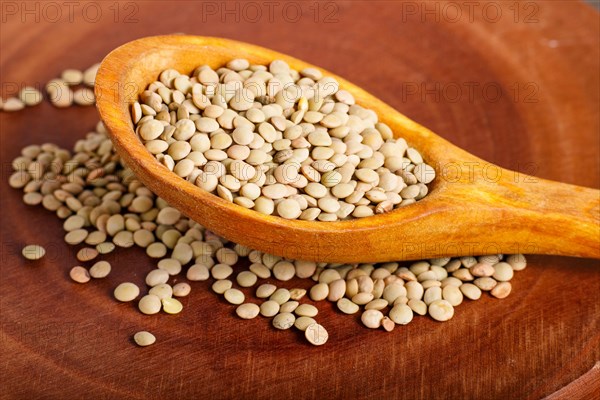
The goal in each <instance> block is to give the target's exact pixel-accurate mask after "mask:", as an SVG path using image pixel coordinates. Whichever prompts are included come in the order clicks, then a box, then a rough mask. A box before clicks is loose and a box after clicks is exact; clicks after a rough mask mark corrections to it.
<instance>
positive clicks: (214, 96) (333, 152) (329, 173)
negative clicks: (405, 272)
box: [131, 59, 435, 221]
mask: <svg viewBox="0 0 600 400" xmlns="http://www.w3.org/2000/svg"><path fill="white" fill-rule="evenodd" d="M131 115H132V119H133V122H134V123H135V126H136V132H137V134H138V136H139V137H140V139H141V141H142V142H143V143H144V145H145V146H146V149H148V151H149V152H150V153H152V154H153V155H155V157H156V159H157V160H158V161H159V162H160V163H162V165H164V166H165V167H166V168H168V169H169V170H171V171H173V172H174V173H175V174H176V175H178V176H179V177H181V178H183V179H186V180H188V181H189V182H192V183H194V184H196V185H197V186H199V187H200V188H202V189H204V190H206V191H208V192H211V193H214V194H216V195H218V196H219V197H221V198H223V199H225V200H228V201H231V202H233V203H235V204H238V205H240V206H242V207H246V208H249V209H253V210H256V211H258V212H261V213H263V214H272V215H276V216H279V217H282V218H286V219H301V220H309V221H310V220H319V221H337V220H345V219H350V218H360V217H368V216H371V215H374V214H381V213H385V212H388V211H391V210H393V209H394V208H395V207H402V206H406V205H409V204H412V203H414V202H416V201H418V200H420V199H422V198H423V197H425V196H426V195H427V193H428V187H427V184H428V183H430V182H431V181H432V180H433V179H434V178H435V171H434V169H433V168H432V167H431V166H430V165H428V164H426V163H424V162H423V157H422V156H421V154H419V152H418V151H417V150H416V149H414V148H412V147H409V145H408V144H407V142H406V140H404V139H402V138H394V135H393V133H392V130H391V129H390V127H389V126H387V125H386V124H384V123H382V122H379V120H378V116H377V114H376V113H375V112H374V111H372V110H369V109H367V108H364V107H361V106H360V105H358V104H356V103H355V99H354V97H353V96H352V94H351V93H349V92H348V91H346V90H340V88H339V84H338V82H337V81H336V80H335V79H333V78H331V77H324V76H323V75H322V73H321V72H320V71H319V70H317V69H314V68H307V69H303V70H301V71H296V70H294V69H291V68H290V67H289V65H288V64H287V63H286V62H284V61H281V60H275V61H273V62H271V63H270V64H269V65H268V66H265V65H250V63H249V62H248V61H247V60H245V59H235V60H231V61H230V62H228V63H227V64H226V66H225V67H222V68H219V69H217V70H216V71H215V70H213V69H212V68H210V67H209V66H206V65H204V66H200V67H198V68H196V69H195V70H194V71H193V72H192V74H191V76H188V75H185V74H180V73H179V72H178V71H176V70H174V69H168V70H165V71H163V72H162V73H161V74H160V76H159V80H158V81H155V82H153V83H151V84H150V85H149V86H148V87H147V90H145V91H144V92H143V93H142V94H141V95H140V100H139V102H135V103H134V104H133V105H132V108H131Z"/></svg>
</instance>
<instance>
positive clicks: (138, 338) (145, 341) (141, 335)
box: [133, 331, 156, 347]
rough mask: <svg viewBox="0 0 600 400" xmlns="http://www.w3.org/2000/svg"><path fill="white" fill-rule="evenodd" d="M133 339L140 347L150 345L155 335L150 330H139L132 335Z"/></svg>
mask: <svg viewBox="0 0 600 400" xmlns="http://www.w3.org/2000/svg"><path fill="white" fill-rule="evenodd" d="M133 340H134V341H135V343H136V344H137V345H138V346H140V347H146V346H150V345H151V344H154V343H155V342H156V337H155V336H154V335H153V334H151V333H150V332H146V331H140V332H137V333H136V334H135V335H133Z"/></svg>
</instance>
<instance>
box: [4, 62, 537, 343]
mask: <svg viewBox="0 0 600 400" xmlns="http://www.w3.org/2000/svg"><path fill="white" fill-rule="evenodd" d="M259 70H261V69H259ZM305 73H306V72H305ZM314 74H316V72H314V73H313V76H314V77H315V78H316V77H317V75H314ZM173 93H175V92H173ZM142 107H143V106H142ZM386 143H387V142H386ZM12 167H13V170H14V171H15V172H14V173H13V174H12V175H11V176H10V178H9V184H10V186H11V187H13V188H15V189H21V190H22V191H23V202H24V203H25V204H27V205H31V206H36V205H42V206H43V207H44V208H45V209H47V210H49V211H51V212H53V213H55V214H56V216H57V217H59V218H60V219H62V220H64V222H63V228H64V230H65V232H66V233H65V237H64V240H65V242H66V243H67V244H69V245H71V246H77V248H78V250H77V252H76V257H77V259H78V260H79V262H80V263H81V265H77V266H73V267H72V268H71V270H70V277H71V279H72V280H73V281H74V282H76V283H78V284H85V283H88V282H90V281H93V280H98V279H105V278H107V277H108V276H109V275H110V272H111V269H112V266H111V264H110V263H109V262H107V261H105V260H102V259H101V258H102V256H103V255H105V254H108V253H111V252H113V251H115V250H116V249H117V248H129V247H133V246H139V247H142V248H144V249H145V251H146V254H147V255H148V256H149V258H151V259H153V260H155V261H156V268H155V269H153V270H152V271H151V272H149V273H148V274H147V276H146V279H145V283H146V287H144V288H140V287H139V286H138V285H136V284H134V283H131V282H121V283H118V284H116V285H115V288H114V292H113V295H114V298H115V300H116V301H119V302H132V301H137V305H138V309H139V311H140V312H141V313H143V314H148V315H152V314H157V313H159V312H161V311H162V312H165V313H169V314H177V313H179V312H181V311H182V310H183V304H182V303H181V302H180V301H179V300H178V299H179V298H182V297H185V296H188V295H189V294H190V292H191V291H192V288H193V285H194V282H195V281H207V280H211V281H212V290H213V291H214V292H215V293H217V294H218V295H222V296H223V297H224V299H226V301H227V302H228V303H230V304H232V305H234V306H236V314H237V316H238V317H239V318H241V319H252V318H255V317H257V316H258V315H262V316H263V317H265V318H269V319H270V320H271V323H272V325H273V327H274V328H275V329H278V330H285V329H290V328H292V327H294V328H295V329H299V330H301V331H304V332H305V337H306V339H307V341H308V342H309V343H312V344H314V345H322V344H324V343H325V342H326V341H327V339H328V337H329V335H328V332H327V330H326V329H325V328H324V327H323V326H322V325H320V324H319V323H317V319H318V308H317V307H316V306H314V305H313V304H309V303H308V302H306V301H304V302H303V301H302V299H304V298H310V299H311V300H312V301H313V302H319V301H323V300H329V301H331V302H335V303H336V305H337V308H338V309H339V311H340V312H341V313H344V314H356V313H359V312H361V321H362V323H363V324H364V325H365V326H366V327H368V328H373V329H377V328H380V327H381V328H382V329H384V330H386V331H391V330H393V329H394V328H395V326H396V325H406V324H408V323H409V322H411V321H412V319H413V317H414V315H415V314H417V315H427V314H428V315H429V316H431V317H432V318H433V319H435V320H437V321H447V320H449V319H451V318H452V317H453V315H454V307H456V306H458V305H460V304H461V303H462V302H463V301H465V299H467V300H478V299H479V298H480V297H481V296H482V292H488V293H489V294H491V295H492V296H493V297H496V298H505V297H507V296H508V295H509V294H510V292H511V289H512V286H511V283H510V280H511V279H512V277H513V274H514V271H520V270H522V269H524V268H525V267H526V260H525V257H524V256H523V255H521V254H516V255H509V256H503V255H501V254H498V255H488V256H481V257H461V258H438V259H432V260H427V261H419V262H414V263H412V264H406V266H404V265H402V264H400V263H397V262H388V263H380V264H368V263H362V264H332V263H317V262H310V261H300V260H290V259H284V258H282V257H279V256H275V255H272V254H267V253H263V252H260V251H257V250H252V249H249V248H247V247H245V246H242V245H239V244H235V243H231V242H229V241H227V240H226V239H224V238H221V237H219V236H217V235H216V234H214V233H212V232H210V231H208V230H206V229H205V228H204V227H202V226H201V225H199V224H198V223H196V222H194V221H192V220H190V219H189V218H187V217H186V216H185V215H183V214H181V212H179V211H178V210H177V209H175V208H173V207H171V206H169V204H167V202H166V201H165V200H163V199H161V198H160V197H158V196H156V195H155V194H154V193H152V192H151V191H150V190H149V189H148V188H146V187H145V186H144V185H143V184H142V183H141V182H140V181H139V180H137V178H136V177H135V175H134V174H133V173H132V171H131V170H130V169H129V168H128V167H127V166H126V165H125V164H124V163H123V162H122V160H121V159H120V157H119V155H118V154H117V153H116V152H115V150H114V148H113V145H112V142H111V141H110V139H109V138H108V136H107V134H106V129H105V127H104V126H103V124H102V123H98V124H97V126H96V129H95V131H94V132H90V133H88V134H87V135H86V136H85V138H83V139H80V140H78V141H77V142H76V143H75V146H74V148H73V150H72V151H69V150H67V149H63V148H60V147H58V146H57V145H54V144H50V143H45V144H42V145H30V146H27V147H25V148H23V149H22V151H21V155H20V156H19V157H17V158H15V159H14V160H13V162H12ZM378 173H379V171H378ZM398 176H400V175H398ZM359 184H360V183H357V185H359ZM22 254H23V257H25V258H26V259H28V260H39V259H41V258H43V257H44V256H45V249H44V248H43V247H42V246H40V245H35V244H32V245H27V246H25V247H24V248H23V250H22ZM244 258H247V259H248V260H249V262H246V263H240V262H239V261H241V260H242V259H244ZM245 264H248V267H240V265H245ZM132 274H134V275H135V271H132ZM183 276H185V279H183ZM293 278H300V279H307V280H311V281H313V282H314V284H313V285H312V287H311V288H310V289H308V290H306V289H303V288H299V287H293V286H292V285H290V284H289V283H288V284H286V283H285V282H289V281H291V280H292V279H293ZM108 279H110V278H108ZM175 282H177V283H175ZM255 286H256V288H255V290H254V298H252V299H247V298H246V295H245V294H244V292H243V291H242V290H244V291H246V292H248V288H254V287H255ZM286 286H287V287H286ZM142 291H143V293H142ZM257 303H258V304H257ZM133 339H134V341H135V342H136V343H137V344H138V345H140V346H147V345H151V344H153V343H155V341H156V338H155V337H154V335H153V334H152V333H150V332H147V331H140V332H137V333H136V334H135V335H134V336H133Z"/></svg>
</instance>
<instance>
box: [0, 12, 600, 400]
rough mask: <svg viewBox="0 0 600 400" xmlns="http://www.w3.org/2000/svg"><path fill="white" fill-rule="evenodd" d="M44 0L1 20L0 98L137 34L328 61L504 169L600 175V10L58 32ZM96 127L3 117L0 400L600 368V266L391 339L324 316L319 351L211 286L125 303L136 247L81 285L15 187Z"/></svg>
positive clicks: (36, 112)
mask: <svg viewBox="0 0 600 400" xmlns="http://www.w3.org/2000/svg"><path fill="white" fill-rule="evenodd" d="M34 3H35V4H38V5H37V7H38V11H35V10H34V11H33V12H34V13H36V12H37V13H38V16H39V21H40V22H39V23H36V22H35V14H33V15H31V14H27V13H25V11H24V9H21V8H20V7H21V6H20V4H21V3H14V4H16V7H17V9H16V11H14V12H13V11H12V10H13V9H6V10H4V9H3V12H4V11H6V12H5V13H4V14H3V18H5V20H3V21H2V27H1V35H0V44H1V46H2V52H1V56H0V57H1V58H0V68H1V76H2V78H1V81H2V83H3V86H2V96H3V98H6V97H7V96H8V95H9V94H12V93H11V91H12V90H13V87H14V86H13V85H17V86H18V85H21V84H28V85H36V84H37V85H43V84H44V83H45V82H46V81H47V80H49V79H51V78H54V77H56V76H57V75H58V74H59V73H60V71H61V70H62V69H64V68H67V67H75V68H85V67H87V66H89V65H91V64H92V63H94V62H97V61H99V60H100V59H101V58H102V56H103V55H104V54H106V53H107V52H108V51H109V50H110V49H112V48H114V47H115V46H117V45H119V44H121V43H123V42H125V41H128V40H131V39H133V38H136V37H140V36H146V35H152V34H159V33H172V32H180V31H185V32H186V33H191V34H198V35H212V36H223V37H230V38H234V39H239V40H243V41H249V42H254V43H257V44H259V45H263V46H268V47H272V48H274V49H276V50H279V51H282V52H284V53H288V54H291V55H294V56H297V57H299V58H301V59H305V60H307V61H309V62H312V63H315V64H318V65H322V66H323V67H324V68H328V69H330V70H332V71H334V72H336V73H338V74H340V75H342V76H344V77H346V78H347V79H348V80H350V81H352V82H354V83H356V84H358V85H359V86H362V87H364V88H365V89H366V90H368V91H370V92H372V93H373V94H374V95H376V96H378V97H380V98H381V99H383V100H384V101H386V102H387V103H389V104H391V105H392V106H394V107H396V108H398V109H399V110H401V111H402V112H404V113H405V114H407V115H408V116H409V117H411V118H413V119H415V120H417V121H419V122H421V123H423V124H424V125H426V126H428V127H429V128H431V129H432V130H434V131H435V132H437V133H439V134H440V135H442V136H444V137H446V138H447V139H449V140H451V141H452V142H454V143H456V144H457V145H459V146H461V147H463V148H465V149H466V150H468V151H470V152H472V153H474V154H476V155H478V156H480V157H482V158H484V159H487V160H490V161H492V162H494V163H497V164H499V165H501V166H503V167H507V168H510V169H516V170H520V171H523V172H525V173H533V174H536V175H538V176H541V177H543V178H549V179H555V180H562V181H565V182H569V183H574V184H578V185H585V186H591V187H598V185H599V183H600V163H599V155H598V148H599V145H600V137H599V135H598V132H599V129H600V118H599V115H598V109H599V106H600V99H599V97H598V92H599V88H600V82H599V76H600V74H598V71H599V70H600V61H599V60H600V54H599V49H600V42H599V39H598V38H599V37H600V35H599V34H600V32H599V27H598V23H597V20H598V14H597V12H596V11H595V10H594V9H592V8H590V7H589V6H586V5H583V4H580V3H571V2H570V3H563V2H540V3H533V2H526V3H517V5H516V6H515V5H514V4H513V3H512V2H511V3H503V4H504V5H503V6H502V8H500V9H497V10H500V11H499V13H500V14H498V13H496V14H494V10H496V7H497V6H498V3H496V2H494V3H490V4H492V5H490V6H485V4H481V5H479V6H475V7H474V9H473V10H471V12H469V10H467V9H466V8H464V7H463V9H462V14H461V16H460V17H459V18H457V14H456V13H455V11H456V10H453V9H452V7H454V6H452V4H456V3H445V2H431V3H428V4H430V6H427V7H429V8H427V9H425V8H424V7H426V6H425V5H424V4H425V3H423V2H403V3H401V2H390V1H376V2H367V1H356V2H354V1H353V2H350V1H348V2H337V3H334V2H329V3H320V4H318V5H317V6H315V4H313V3H312V2H310V3H309V2H293V3H281V4H280V5H279V6H276V7H275V8H274V9H273V13H272V15H269V13H268V11H269V10H268V8H267V5H265V4H263V3H261V2H256V3H255V4H256V5H257V6H258V7H259V8H260V10H261V13H262V14H261V16H260V18H258V17H257V15H258V14H256V13H252V12H253V10H252V9H251V8H248V6H244V4H245V3H241V2H240V3H234V2H229V3H227V4H228V5H227V7H228V10H234V11H233V13H230V14H228V13H226V12H225V13H222V11H226V10H225V9H224V8H223V7H225V6H224V5H222V4H224V3H221V2H171V3H167V2H139V3H135V4H137V5H135V4H134V3H128V2H121V3H112V2H107V3H104V2H94V4H96V5H97V6H88V7H87V8H85V11H84V7H83V6H79V7H76V8H75V9H74V10H73V13H72V17H73V18H72V21H73V22H69V18H68V17H69V8H68V7H67V6H64V7H63V8H62V9H61V18H60V20H59V21H56V22H52V20H53V19H54V17H55V14H51V12H53V10H51V9H50V8H48V6H45V5H44V3H43V2H39V3H38V2H34ZM34 3H31V4H34ZM208 3H210V4H212V5H214V6H215V7H217V11H216V12H215V11H214V9H212V8H207V7H208V6H207V4H208ZM56 4H58V5H59V6H60V5H61V4H62V3H60V2H59V3H56ZM459 4H460V3H459ZM478 4H479V3H478ZM3 7H4V4H3ZM31 7H32V9H33V7H34V6H33V5H32V6H31ZM44 7H45V8H44ZM92 7H96V10H100V16H99V17H98V14H94V9H92ZM236 7H237V8H236ZM311 7H312V8H311ZM511 7H512V8H511ZM292 8H293V9H292ZM484 8H485V10H484ZM44 10H45V11H44ZM235 10H237V11H235ZM294 10H296V12H298V10H299V11H300V12H301V13H302V16H301V17H300V18H299V20H298V21H295V17H294V15H297V14H293V11H294ZM317 10H318V11H319V13H318V15H317V14H316V11H317ZM427 10H434V11H433V12H430V13H427ZM254 11H256V10H254ZM484 13H485V14H484ZM471 16H472V17H473V19H472V22H471V18H470V17H471ZM236 18H238V19H239V21H236ZM257 18H258V19H257ZM315 18H316V20H315ZM136 21H137V22H136ZM315 21H316V22H315ZM96 120H97V116H96V113H95V110H93V109H92V108H88V109H82V108H76V107H74V108H71V109H67V110H57V109H54V108H52V107H51V106H50V105H48V104H46V103H45V104H43V105H40V106H37V107H36V108H35V109H28V110H25V111H21V112H19V113H14V114H7V113H1V114H0V130H1V135H0V141H1V143H0V154H1V159H2V171H3V174H2V180H1V182H0V193H1V195H0V198H1V210H2V212H1V213H0V216H1V222H0V227H1V231H2V232H1V241H2V242H1V248H2V253H1V264H0V293H1V296H0V322H1V325H0V351H1V354H2V360H3V361H2V362H1V363H0V383H1V386H2V391H1V393H2V394H1V395H0V397H1V398H15V399H16V398H27V397H30V398H40V397H43V398H80V397H82V396H85V397H87V398H120V399H121V398H140V399H141V398H189V397H192V396H193V395H194V394H195V395H196V396H202V397H203V398H232V397H236V398H272V397H275V396H278V397H292V396H293V397H295V398H315V397H318V398H333V397H340V398H341V397H361V398H373V399H379V398H411V399H413V398H503V399H506V398H540V397H543V396H546V395H549V394H551V393H553V392H555V391H557V390H559V389H561V388H562V387H564V386H565V385H567V384H569V383H570V382H572V381H574V380H576V379H577V378H578V377H580V376H582V375H583V374H584V373H585V372H586V371H588V370H590V369H591V368H592V366H593V365H594V364H595V363H596V362H597V361H599V360H600V337H599V336H598V332H599V331H600V306H599V305H600V265H599V263H598V261H594V260H581V259H567V258H558V257H541V256H536V257H530V258H529V261H530V263H529V267H528V268H527V269H526V270H525V271H523V272H519V273H517V274H516V276H515V279H514V286H513V288H514V289H513V294H511V296H510V297H509V298H507V299H506V300H502V301H500V300H495V299H492V298H490V297H489V296H484V298H483V299H482V300H480V301H478V302H474V303H472V304H464V305H461V306H460V307H458V309H457V313H456V315H455V317H454V319H452V321H450V322H448V323H443V324H441V323H436V322H434V321H432V320H430V319H429V318H416V319H415V320H414V321H413V322H412V323H411V324H410V325H408V326H405V327H397V328H396V329H395V330H394V331H393V332H392V333H385V332H383V331H370V330H368V329H365V328H363V327H362V326H361V325H360V322H359V321H358V317H348V316H343V315H340V314H339V313H338V312H337V311H336V310H335V309H334V308H333V307H332V305H331V304H329V303H327V304H325V303H324V304H320V305H319V309H320V315H319V318H318V319H319V321H320V322H321V323H322V324H323V325H325V326H326V327H327V329H328V330H329V333H330V341H329V342H328V343H327V345H325V346H322V347H319V348H314V347H312V346H310V345H309V344H307V343H306V341H305V340H304V339H303V338H302V337H301V335H300V334H299V333H297V332H291V331H288V332H276V331H275V330H274V329H273V328H272V327H271V326H270V324H269V323H268V321H266V320H265V319H262V318H257V319H255V320H252V321H240V320H239V319H237V318H235V317H234V313H233V308H232V307H230V306H228V305H226V304H225V303H224V302H223V301H222V300H221V299H218V298H217V297H216V296H215V295H213V294H212V292H210V291H209V290H208V284H206V283H198V284H196V283H195V284H194V285H193V292H192V295H191V296H189V297H188V298H186V299H184V301H183V303H184V306H185V309H184V312H183V313H181V314H180V315H177V316H170V315H159V316H154V317H146V316H142V315H140V314H139V313H138V312H137V311H136V309H135V306H134V305H132V304H116V302H115V301H113V300H112V298H111V296H110V294H111V292H112V290H113V288H114V287H115V286H116V285H117V284H118V283H119V282H121V281H123V280H125V279H127V280H132V281H134V282H136V283H138V284H142V283H143V277H144V275H145V273H146V271H148V270H150V269H151V268H152V264H153V263H152V262H151V261H150V260H149V259H148V258H147V257H146V256H145V255H144V253H143V252H142V251H140V250H139V249H130V250H124V251H118V252H116V253H114V254H112V255H110V256H109V257H107V260H109V261H110V262H111V263H112V264H113V273H111V275H110V276H109V277H108V278H107V279H105V280H103V281H98V282H93V284H88V285H77V284H74V283H72V282H71V281H69V279H68V270H69V269H70V268H71V267H72V266H73V265H76V264H77V261H76V259H75V251H74V250H73V249H72V248H70V247H68V246H67V245H66V244H64V243H63V241H62V236H63V231H62V227H61V222H60V221H59V220H58V218H56V217H55V216H52V215H51V213H49V212H47V211H45V210H43V209H41V208H39V207H36V208H32V207H27V206H25V205H23V204H22V202H21V195H20V193H19V192H18V191H16V190H13V189H11V188H9V187H8V184H7V179H8V176H9V174H10V172H11V167H10V162H11V160H12V159H13V158H14V157H15V156H17V155H18V152H19V150H20V148H21V147H23V146H25V145H27V144H31V143H43V142H55V143H57V144H59V145H61V146H64V147H67V148H71V147H72V145H73V143H74V142H75V141H76V140H77V139H78V138H80V137H82V136H83V135H85V133H86V132H87V131H89V130H90V129H91V128H92V127H93V125H94V123H95V121H96ZM599 234H600V233H599ZM29 243H39V244H42V245H43V246H45V247H46V249H47V250H48V253H47V256H46V257H45V258H44V259H43V260H41V261H39V262H25V261H24V260H23V258H22V257H21V256H20V250H21V248H22V246H24V245H25V244H29ZM293 285H302V286H304V287H306V286H307V282H295V283H293ZM141 329H147V330H150V331H152V332H153V333H154V334H155V335H156V336H157V338H158V342H157V344H156V345H154V346H152V347H149V348H144V349H141V348H138V347H136V346H135V345H134V344H133V343H132V341H131V336H132V334H133V333H135V332H136V331H138V330H141ZM595 371H596V372H592V374H597V371H598V369H597V368H596V369H595ZM589 376H590V375H588V377H587V378H585V380H583V381H581V382H584V383H585V382H587V383H585V384H581V385H578V386H571V387H570V389H568V390H570V391H569V392H567V395H569V394H570V395H571V396H575V395H574V394H578V395H579V396H580V397H585V396H586V393H587V394H588V398H589V394H590V393H592V391H593V390H594V389H595V388H597V385H598V379H597V378H595V379H594V378H593V376H592V379H589ZM582 379H583V378H582ZM594 385H596V386H594ZM563 395H564V392H563Z"/></svg>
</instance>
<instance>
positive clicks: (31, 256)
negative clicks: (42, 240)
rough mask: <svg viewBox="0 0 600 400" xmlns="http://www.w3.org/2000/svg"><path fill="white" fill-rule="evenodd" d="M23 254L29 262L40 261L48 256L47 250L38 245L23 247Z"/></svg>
mask: <svg viewBox="0 0 600 400" xmlns="http://www.w3.org/2000/svg"><path fill="white" fill-rule="evenodd" d="M21 254H23V257H25V258H26V259H28V260H39V259H40V258H42V257H44V255H45V254H46V249H44V248H43V247H42V246H40V245H37V244H30V245H27V246H25V247H23V250H22V251H21Z"/></svg>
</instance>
